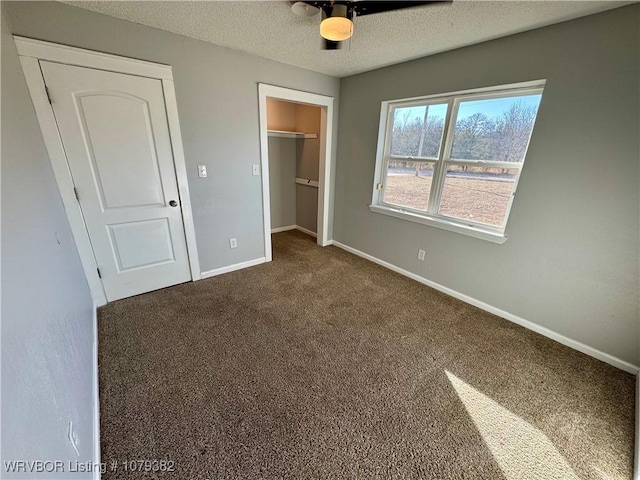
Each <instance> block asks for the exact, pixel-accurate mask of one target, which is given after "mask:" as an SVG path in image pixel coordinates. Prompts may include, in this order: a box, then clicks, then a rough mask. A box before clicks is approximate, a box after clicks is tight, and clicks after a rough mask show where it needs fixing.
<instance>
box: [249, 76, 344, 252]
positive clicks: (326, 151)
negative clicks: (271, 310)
mask: <svg viewBox="0 0 640 480" xmlns="http://www.w3.org/2000/svg"><path fill="white" fill-rule="evenodd" d="M267 98H276V99H278V100H285V101H290V102H295V103H304V104H307V105H312V106H314V107H320V134H319V135H318V138H319V139H320V162H319V169H320V172H319V173H320V174H319V181H318V183H319V188H318V226H317V229H318V245H320V246H321V247H326V246H327V245H330V244H331V239H330V238H329V213H330V207H331V203H332V202H331V184H332V179H333V177H332V172H333V169H332V157H333V155H332V152H333V102H334V98H333V97H328V96H325V95H319V94H316V93H309V92H303V91H300V90H293V89H290V88H284V87H277V86H275V85H268V84H265V83H260V84H258V100H259V104H258V105H259V111H260V159H261V167H262V208H263V214H262V215H263V218H264V254H265V257H266V259H267V262H270V261H271V259H272V252H271V200H270V199H271V196H270V192H269V136H268V132H267Z"/></svg>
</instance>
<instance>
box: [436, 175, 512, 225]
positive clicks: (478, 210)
mask: <svg viewBox="0 0 640 480" xmlns="http://www.w3.org/2000/svg"><path fill="white" fill-rule="evenodd" d="M518 172H519V169H517V168H513V169H511V168H504V169H503V168H487V167H475V166H465V165H450V166H449V167H448V168H447V173H446V176H445V180H444V188H443V190H442V200H441V201H440V211H439V213H441V214H443V215H448V216H450V217H456V218H462V219H467V220H471V221H474V222H478V223H484V224H487V225H492V226H495V227H501V226H502V225H503V224H504V221H505V216H506V214H507V209H508V208H509V201H510V199H511V195H512V194H513V187H514V186H515V181H516V179H517V178H518Z"/></svg>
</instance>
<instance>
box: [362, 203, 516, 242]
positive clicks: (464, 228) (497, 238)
mask: <svg viewBox="0 0 640 480" xmlns="http://www.w3.org/2000/svg"><path fill="white" fill-rule="evenodd" d="M369 210H371V211H372V212H375V213H382V214H383V215H389V216H391V217H396V218H401V219H403V220H409V221H410V222H416V223H422V224H423V225H429V226H431V227H437V228H443V229H445V230H448V231H450V232H455V233H461V234H463V235H468V236H470V237H474V238H479V239H480V240H486V241H488V242H493V243H499V244H502V243H504V242H506V241H507V237H506V236H505V235H504V234H502V233H494V232H488V231H486V230H482V229H480V228H478V227H472V226H470V225H465V224H463V223H457V222H454V221H451V220H444V219H442V218H436V217H431V216H426V215H419V214H417V213H413V212H408V211H406V210H402V209H400V208H393V207H388V206H383V205H369Z"/></svg>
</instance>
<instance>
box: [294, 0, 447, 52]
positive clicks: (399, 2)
mask: <svg viewBox="0 0 640 480" xmlns="http://www.w3.org/2000/svg"><path fill="white" fill-rule="evenodd" d="M451 1H452V0H427V1H417V0H409V1H404V0H395V1H394V0H391V1H383V0H309V1H302V2H292V4H293V5H292V7H291V9H292V10H293V12H294V13H295V14H296V15H299V16H302V17H313V16H315V15H317V14H318V13H320V12H322V22H321V23H320V35H321V37H322V39H323V42H324V43H323V47H324V49H325V50H337V49H339V48H340V45H341V42H343V41H344V40H347V39H349V38H351V36H352V35H353V19H354V17H360V16H362V15H371V14H374V13H383V12H389V11H391V10H401V9H404V8H412V7H419V6H422V5H429V4H437V3H451Z"/></svg>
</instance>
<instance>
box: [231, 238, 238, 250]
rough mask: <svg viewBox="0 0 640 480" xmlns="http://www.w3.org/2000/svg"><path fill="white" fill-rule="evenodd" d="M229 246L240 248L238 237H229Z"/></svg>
mask: <svg viewBox="0 0 640 480" xmlns="http://www.w3.org/2000/svg"><path fill="white" fill-rule="evenodd" d="M229 246H230V247H231V248H238V239H237V238H235V237H234V238H230V239H229Z"/></svg>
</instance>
